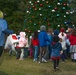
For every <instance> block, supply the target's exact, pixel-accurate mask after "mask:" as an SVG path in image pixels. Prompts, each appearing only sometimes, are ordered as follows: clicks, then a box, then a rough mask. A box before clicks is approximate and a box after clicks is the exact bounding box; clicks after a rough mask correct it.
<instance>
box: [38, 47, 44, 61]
mask: <svg viewBox="0 0 76 75" xmlns="http://www.w3.org/2000/svg"><path fill="white" fill-rule="evenodd" d="M42 52H43V47H40V52H39V62H42Z"/></svg>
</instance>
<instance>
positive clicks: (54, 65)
mask: <svg viewBox="0 0 76 75" xmlns="http://www.w3.org/2000/svg"><path fill="white" fill-rule="evenodd" d="M53 62H54V64H53V67H54V70H56V60H53Z"/></svg>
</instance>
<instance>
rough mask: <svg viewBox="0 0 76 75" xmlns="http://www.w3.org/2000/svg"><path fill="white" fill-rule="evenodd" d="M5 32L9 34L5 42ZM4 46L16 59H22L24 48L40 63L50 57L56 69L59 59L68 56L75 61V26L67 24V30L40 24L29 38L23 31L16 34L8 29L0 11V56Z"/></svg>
mask: <svg viewBox="0 0 76 75" xmlns="http://www.w3.org/2000/svg"><path fill="white" fill-rule="evenodd" d="M6 34H9V36H8V38H7V40H6V42H5V41H4V40H5V35H6ZM10 38H12V39H11V40H10ZM7 41H9V42H8V43H7ZM12 41H13V42H12ZM4 46H5V49H6V48H9V53H10V54H9V55H11V52H12V51H13V49H14V50H15V52H16V59H19V60H24V58H25V56H26V50H27V51H29V53H28V56H30V57H32V58H33V61H34V62H36V61H38V63H42V62H47V61H48V60H49V59H50V60H52V61H53V63H54V70H55V71H56V70H58V69H59V61H60V59H61V60H62V61H63V62H65V61H66V59H68V58H70V59H71V60H72V61H73V62H76V28H73V27H72V26H68V28H67V30H66V29H65V28H61V29H60V30H57V29H55V30H53V29H52V28H48V29H46V26H45V25H42V26H41V27H40V31H39V32H38V31H34V33H33V34H31V36H30V38H29V37H27V35H26V33H25V32H23V31H21V32H20V33H19V36H17V35H16V34H14V31H13V30H9V29H8V26H7V22H6V20H4V19H3V13H2V12H1V11H0V57H1V56H2V53H3V48H4Z"/></svg>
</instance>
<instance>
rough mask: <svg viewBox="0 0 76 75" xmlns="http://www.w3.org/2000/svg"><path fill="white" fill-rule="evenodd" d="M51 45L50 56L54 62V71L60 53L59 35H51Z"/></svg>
mask: <svg viewBox="0 0 76 75" xmlns="http://www.w3.org/2000/svg"><path fill="white" fill-rule="evenodd" d="M52 44H53V46H52V53H51V58H52V60H53V62H54V70H55V71H56V70H57V69H59V68H58V67H59V60H60V53H61V50H62V46H61V43H59V37H58V36H56V35H55V36H54V37H53V43H52Z"/></svg>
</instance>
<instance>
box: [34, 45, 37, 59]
mask: <svg viewBox="0 0 76 75" xmlns="http://www.w3.org/2000/svg"><path fill="white" fill-rule="evenodd" d="M34 59H35V60H37V59H38V46H34Z"/></svg>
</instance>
